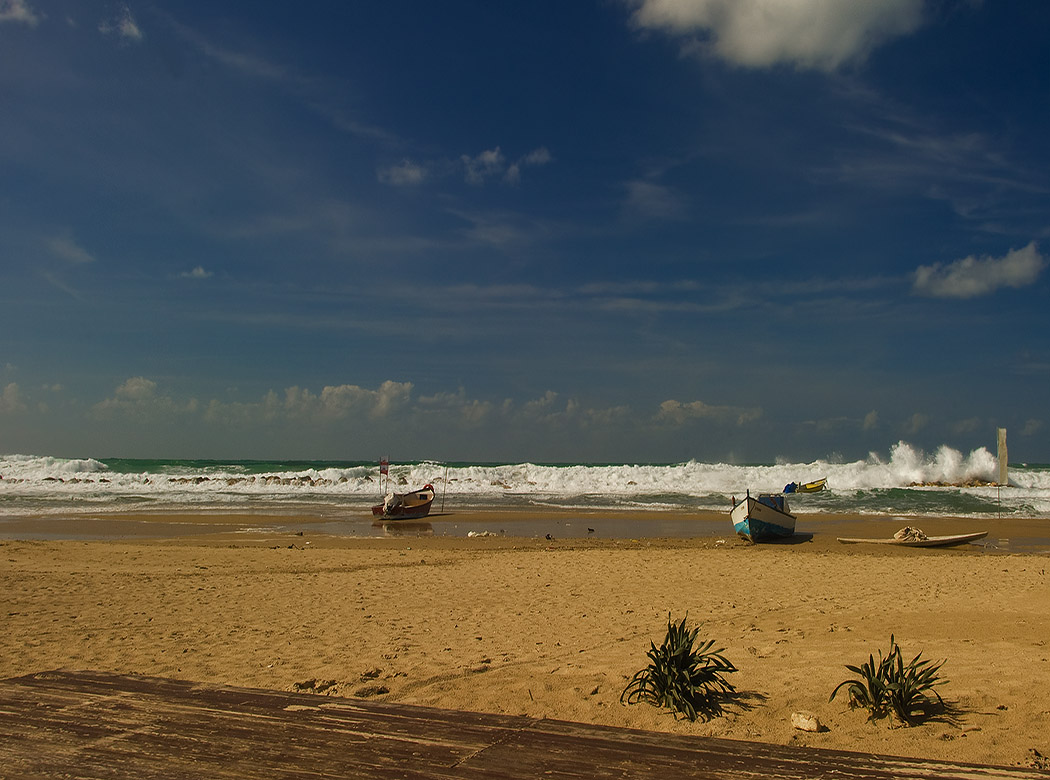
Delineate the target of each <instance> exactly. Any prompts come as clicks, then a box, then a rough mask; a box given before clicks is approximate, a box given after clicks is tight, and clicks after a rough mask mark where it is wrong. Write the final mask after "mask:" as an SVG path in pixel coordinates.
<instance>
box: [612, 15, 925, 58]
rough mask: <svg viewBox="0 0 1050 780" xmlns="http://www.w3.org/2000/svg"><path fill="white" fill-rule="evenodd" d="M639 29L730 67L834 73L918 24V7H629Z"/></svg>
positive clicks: (908, 31)
mask: <svg viewBox="0 0 1050 780" xmlns="http://www.w3.org/2000/svg"><path fill="white" fill-rule="evenodd" d="M627 2H628V3H629V4H630V5H633V6H634V7H635V11H634V14H633V16H632V20H633V22H634V24H635V25H637V26H638V27H640V28H643V29H652V30H661V31H664V32H667V33H670V34H672V35H675V36H679V37H681V38H684V39H685V44H684V49H685V51H687V52H690V53H698V54H704V55H709V56H715V57H719V58H721V59H723V60H725V61H727V62H730V63H733V64H735V65H740V66H744V67H751V68H765V67H770V66H773V65H777V64H788V65H792V66H794V67H796V68H800V69H812V70H822V71H828V72H830V71H834V70H836V69H838V68H840V67H841V66H843V65H846V64H850V63H856V62H862V61H863V60H864V59H865V58H866V57H867V56H868V55H869V54H870V53H871V51H872V50H873V49H875V48H876V47H877V46H879V45H880V44H882V43H884V42H885V41H888V40H890V39H892V38H895V37H897V36H901V35H907V34H909V33H911V32H914V31H915V30H916V29H918V27H919V26H920V25H921V23H922V0H863V1H862V2H849V1H848V0H790V2H786V1H785V0H627Z"/></svg>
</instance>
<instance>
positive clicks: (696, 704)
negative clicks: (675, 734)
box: [620, 614, 737, 720]
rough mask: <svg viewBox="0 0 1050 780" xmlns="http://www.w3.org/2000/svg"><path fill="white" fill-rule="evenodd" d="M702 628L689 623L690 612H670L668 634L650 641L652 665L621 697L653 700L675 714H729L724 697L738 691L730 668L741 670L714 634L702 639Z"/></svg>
mask: <svg viewBox="0 0 1050 780" xmlns="http://www.w3.org/2000/svg"><path fill="white" fill-rule="evenodd" d="M699 633H700V628H699V627H696V628H692V629H690V628H688V627H687V626H686V618H682V620H681V621H679V622H678V623H675V622H674V621H672V620H671V616H670V614H668V616H667V636H666V637H665V638H664V641H663V643H662V644H661V645H660V646H659V647H657V645H656V643H655V642H652V641H650V643H649V644H650V649H649V652H648V653H646V655H647V656H648V658H649V665H648V666H646V667H645V668H644V669H641V670H640V671H638V672H636V673H635V675H634V676H633V677H632V678H631V679H630V681H629V682H628V683H627V686H626V687H625V688H624V689H623V692H622V693H621V694H620V702H621V703H626V704H635V703H637V702H640V701H644V702H648V703H649V704H652V705H654V706H656V707H666V708H668V709H670V710H671V713H672V714H673V715H674V717H675V719H677V718H678V717H679V716H682V717H684V718H686V719H688V720H696V719H697V718H703V719H705V720H710V719H711V718H714V717H717V716H719V715H721V714H723V712H724V710H723V707H722V705H723V702H725V701H726V700H727V699H729V698H730V697H732V696H733V695H734V694H735V693H736V689H735V688H734V687H733V685H732V683H730V682H729V681H728V680H726V679H725V676H724V675H726V674H729V673H731V672H735V671H737V669H736V667H735V666H733V664H732V663H731V662H730V661H729V660H728V659H727V658H726V657H725V656H724V655H723V653H724V652H725V650H724V648H719V649H717V650H715V649H713V648H714V645H715V643H714V640H708V641H706V642H705V641H701V642H697V636H698V634H699Z"/></svg>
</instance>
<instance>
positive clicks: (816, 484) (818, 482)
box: [784, 477, 828, 493]
mask: <svg viewBox="0 0 1050 780" xmlns="http://www.w3.org/2000/svg"><path fill="white" fill-rule="evenodd" d="M827 486H828V478H827V477H823V478H821V479H815V480H813V481H812V482H803V483H801V484H799V483H798V482H789V483H788V484H786V485H784V492H785V493H819V492H820V491H821V490H824V489H825V488H826V487H827Z"/></svg>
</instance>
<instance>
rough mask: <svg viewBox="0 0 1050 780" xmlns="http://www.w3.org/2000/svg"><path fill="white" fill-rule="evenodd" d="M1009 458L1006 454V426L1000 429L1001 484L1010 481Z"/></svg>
mask: <svg viewBox="0 0 1050 780" xmlns="http://www.w3.org/2000/svg"><path fill="white" fill-rule="evenodd" d="M1008 461H1009V458H1008V457H1007V456H1006V428H1000V429H999V484H1000V485H1007V484H1009V482H1010V475H1009V465H1008Z"/></svg>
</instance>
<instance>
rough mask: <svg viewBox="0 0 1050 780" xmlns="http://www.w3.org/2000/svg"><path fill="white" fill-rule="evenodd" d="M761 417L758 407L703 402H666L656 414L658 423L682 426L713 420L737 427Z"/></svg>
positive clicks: (760, 410)
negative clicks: (690, 421) (731, 423)
mask: <svg viewBox="0 0 1050 780" xmlns="http://www.w3.org/2000/svg"><path fill="white" fill-rule="evenodd" d="M761 416H762V409H761V408H759V407H752V408H747V407H740V406H712V405H710V404H705V403H704V402H703V401H691V402H689V403H685V404H684V403H682V402H681V401H675V400H673V399H672V400H668V401H664V402H663V403H662V404H660V411H659V412H657V414H656V419H657V421H658V422H672V423H675V424H676V425H682V424H683V423H685V422H686V421H688V420H714V421H716V422H735V423H736V424H737V425H744V424H745V423H749V422H754V421H755V420H757V419H758V418H760V417H761Z"/></svg>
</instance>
